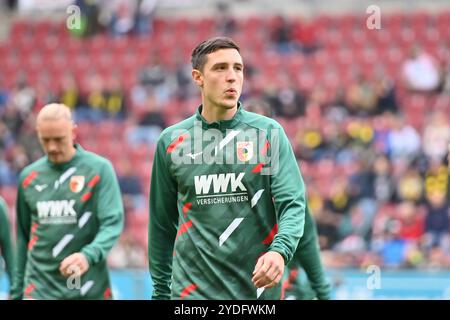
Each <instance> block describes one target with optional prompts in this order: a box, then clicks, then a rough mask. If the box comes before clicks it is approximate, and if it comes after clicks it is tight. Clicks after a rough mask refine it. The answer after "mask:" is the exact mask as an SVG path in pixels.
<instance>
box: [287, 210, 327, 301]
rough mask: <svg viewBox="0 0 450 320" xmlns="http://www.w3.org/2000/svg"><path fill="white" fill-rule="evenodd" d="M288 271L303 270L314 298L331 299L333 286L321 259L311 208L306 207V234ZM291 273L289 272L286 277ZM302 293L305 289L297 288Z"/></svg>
mask: <svg viewBox="0 0 450 320" xmlns="http://www.w3.org/2000/svg"><path fill="white" fill-rule="evenodd" d="M287 267H288V269H293V268H299V267H301V268H303V270H305V273H306V276H307V278H308V281H309V286H310V287H311V289H312V293H313V297H314V298H317V299H319V300H329V299H330V298H331V284H330V282H329V281H328V279H327V277H326V275H325V271H324V268H323V264H322V261H321V259H320V248H319V241H318V237H317V228H316V223H315V222H314V219H313V218H312V216H311V212H310V210H309V207H308V206H306V214H305V233H304V235H303V237H302V238H301V239H300V242H299V243H298V247H297V251H296V252H295V253H294V257H293V258H292V260H291V262H290V263H289V264H288V266H287ZM288 273H289V270H287V272H286V275H287V274H288ZM296 289H298V291H301V290H302V289H303V288H296Z"/></svg>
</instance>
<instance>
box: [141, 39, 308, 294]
mask: <svg viewBox="0 0 450 320" xmlns="http://www.w3.org/2000/svg"><path fill="white" fill-rule="evenodd" d="M192 65H193V71H192V77H193V80H194V82H195V83H196V84H197V85H198V86H199V87H200V90H201V96H202V103H201V105H200V107H199V108H198V110H197V112H196V114H195V115H193V116H192V117H190V118H188V119H186V120H184V121H182V122H180V123H178V124H176V125H174V126H171V127H169V128H167V129H166V130H164V131H163V133H162V134H161V136H160V139H159V141H158V145H157V150H156V153H155V158H154V162H153V169H152V181H151V190H150V223H149V248H148V250H149V267H150V273H151V277H152V281H153V287H154V291H153V296H152V298H153V299H170V298H172V299H280V298H281V284H280V280H281V278H282V276H283V272H284V268H285V265H286V264H287V263H289V261H290V260H291V259H292V256H293V254H294V252H295V251H296V248H297V245H298V243H299V240H300V238H301V237H302V235H303V228H304V223H305V187H304V183H303V179H302V177H301V174H300V171H299V168H298V165H297V161H296V158H295V156H294V153H293V151H292V147H291V145H290V143H289V140H288V138H287V136H286V134H285V133H284V130H283V128H282V127H281V126H280V125H279V124H278V123H277V122H276V121H274V120H272V119H270V118H267V117H263V116H260V115H257V114H255V113H251V112H247V111H245V110H244V107H243V105H242V104H241V103H240V102H239V101H238V99H239V97H240V94H241V92H242V84H243V71H244V63H243V61H242V57H241V55H240V50H239V47H238V46H237V45H236V44H235V43H234V42H233V41H232V40H231V39H229V38H224V37H218V38H213V39H210V40H207V41H204V42H202V43H200V44H199V45H198V46H197V47H196V48H195V49H194V51H193V53H192Z"/></svg>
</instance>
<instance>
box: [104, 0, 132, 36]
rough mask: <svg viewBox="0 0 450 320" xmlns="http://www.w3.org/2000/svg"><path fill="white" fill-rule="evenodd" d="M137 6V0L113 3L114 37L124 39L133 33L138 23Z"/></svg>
mask: <svg viewBox="0 0 450 320" xmlns="http://www.w3.org/2000/svg"><path fill="white" fill-rule="evenodd" d="M137 6H138V1H137V0H114V1H112V17H111V21H110V30H111V33H112V34H113V35H114V36H116V37H122V36H125V35H127V34H129V33H131V32H132V30H133V28H134V27H135V22H136V21H135V18H136V12H137Z"/></svg>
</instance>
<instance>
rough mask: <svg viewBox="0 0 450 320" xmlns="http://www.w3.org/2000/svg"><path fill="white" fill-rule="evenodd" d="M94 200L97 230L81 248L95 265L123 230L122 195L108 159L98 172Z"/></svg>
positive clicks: (104, 257) (106, 253)
mask: <svg viewBox="0 0 450 320" xmlns="http://www.w3.org/2000/svg"><path fill="white" fill-rule="evenodd" d="M96 202H97V219H98V222H99V230H98V232H97V235H96V236H95V238H94V240H93V241H92V242H91V243H89V244H88V245H86V246H85V247H84V248H83V249H82V250H81V252H82V253H83V254H84V255H85V256H86V258H87V260H88V262H89V265H95V264H97V263H98V262H100V261H102V260H104V259H106V258H107V255H108V253H109V251H110V250H111V248H112V247H113V246H114V244H115V243H116V241H117V240H118V239H119V237H120V234H121V233H122V230H123V224H124V209H123V204H122V195H121V193H120V188H119V182H118V181H117V177H116V174H115V172H114V169H113V167H112V165H111V163H110V162H109V161H107V162H106V164H105V165H104V166H103V170H102V171H101V174H100V182H99V184H98V190H97V198H96Z"/></svg>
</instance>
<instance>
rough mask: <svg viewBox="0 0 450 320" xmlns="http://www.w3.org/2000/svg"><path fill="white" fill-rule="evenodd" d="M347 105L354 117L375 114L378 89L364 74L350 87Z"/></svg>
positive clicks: (347, 94) (359, 75)
mask: <svg viewBox="0 0 450 320" xmlns="http://www.w3.org/2000/svg"><path fill="white" fill-rule="evenodd" d="M346 105H347V108H348V110H349V112H350V114H353V115H360V116H367V115H372V114H374V113H375V111H376V108H377V106H378V96H377V92H376V88H375V86H374V85H373V84H372V83H371V82H370V81H369V79H367V78H366V77H364V76H363V75H362V74H358V75H357V76H356V77H355V80H354V81H353V83H352V84H351V85H350V86H349V87H348V89H347V92H346Z"/></svg>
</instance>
